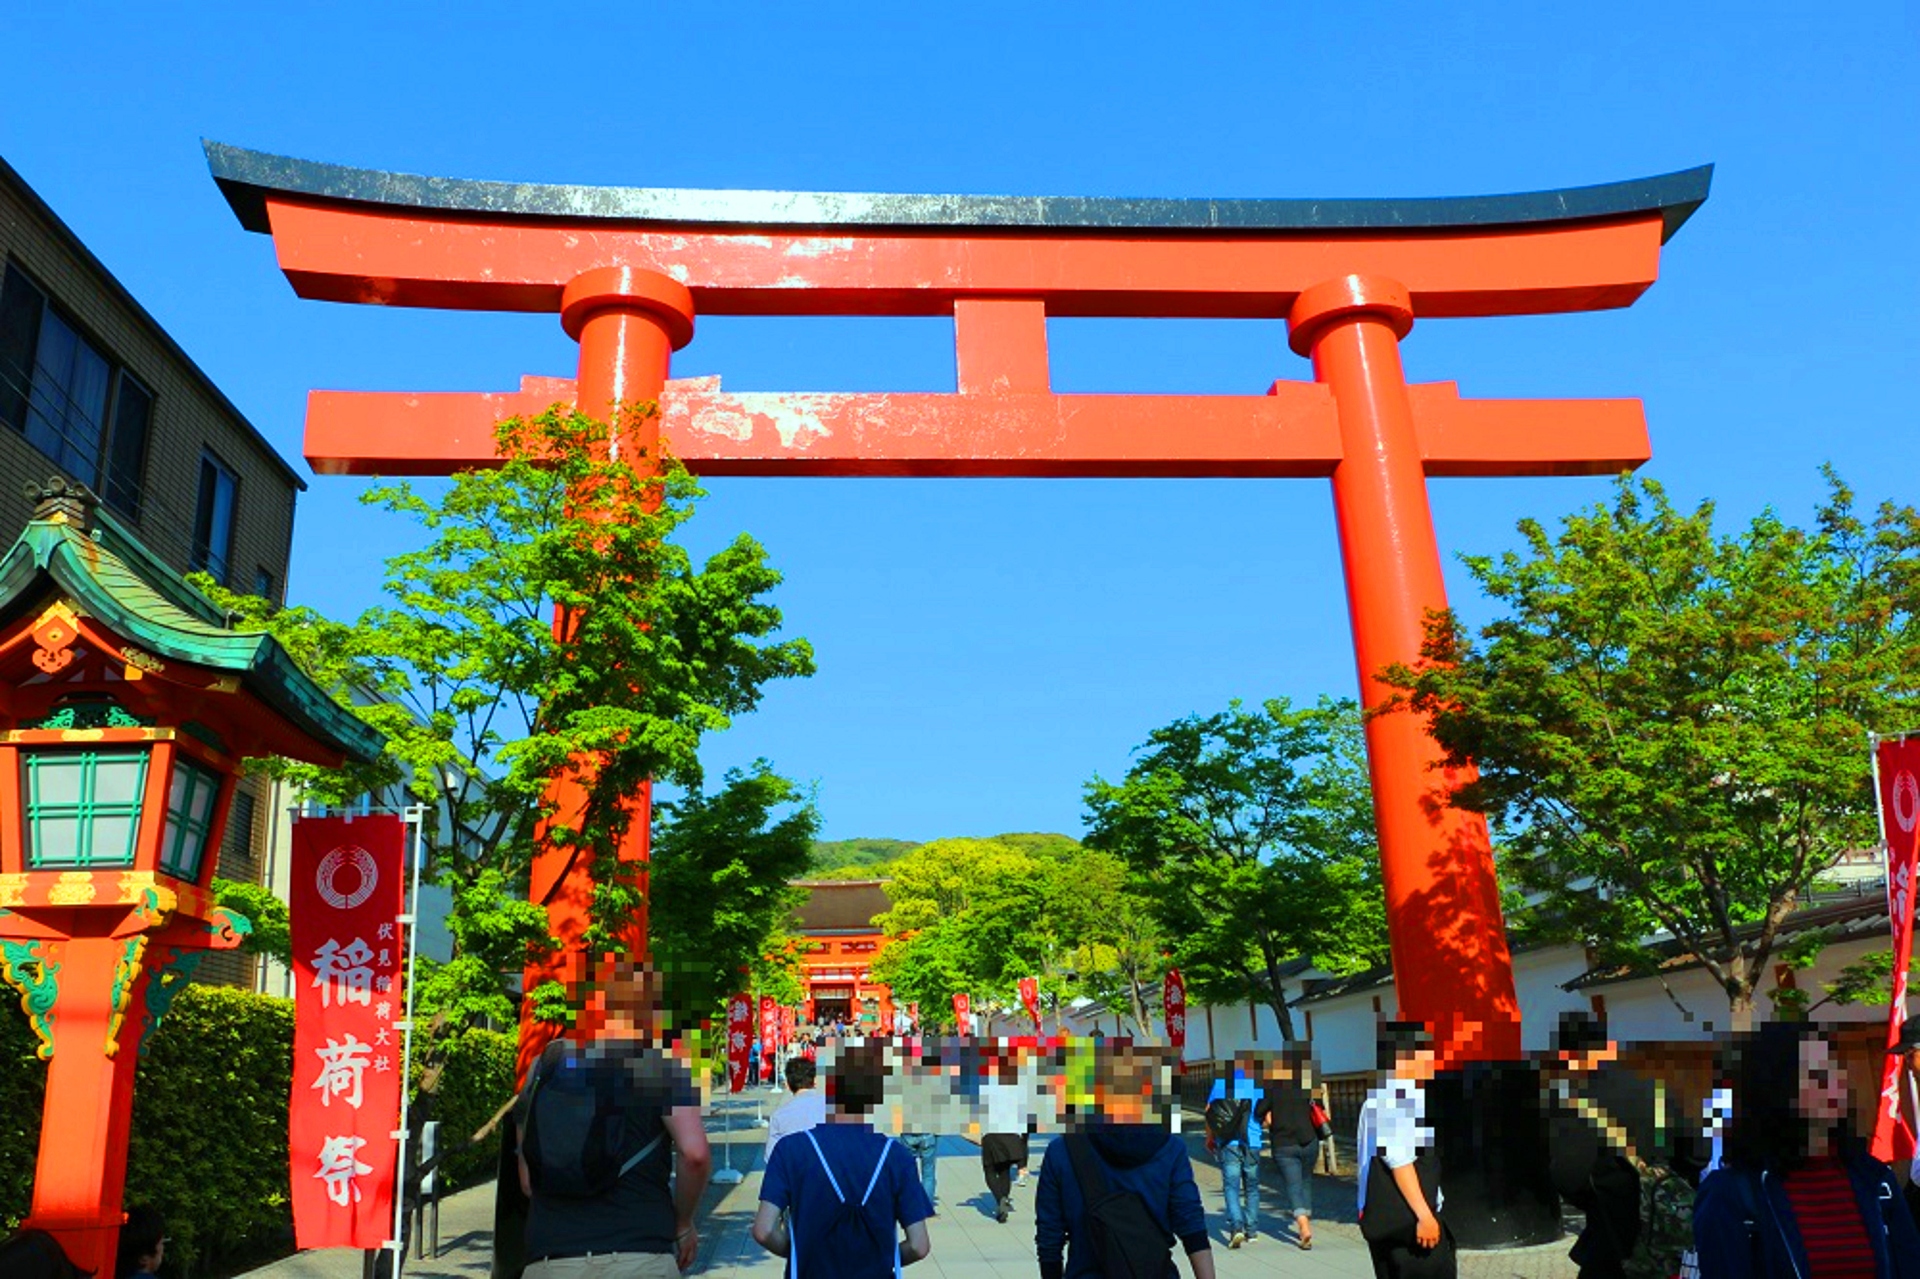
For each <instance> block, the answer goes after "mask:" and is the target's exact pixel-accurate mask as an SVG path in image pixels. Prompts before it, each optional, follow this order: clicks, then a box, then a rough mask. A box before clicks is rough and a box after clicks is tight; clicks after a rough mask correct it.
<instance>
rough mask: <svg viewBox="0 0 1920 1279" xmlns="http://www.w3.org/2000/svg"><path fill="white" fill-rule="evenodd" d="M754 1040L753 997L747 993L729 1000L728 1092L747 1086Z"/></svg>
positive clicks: (741, 993)
mask: <svg viewBox="0 0 1920 1279" xmlns="http://www.w3.org/2000/svg"><path fill="white" fill-rule="evenodd" d="M752 1038H753V996H752V995H749V994H747V993H746V992H745V991H742V992H740V993H739V994H737V995H734V996H733V997H731V998H730V999H728V1000H727V1091H728V1092H739V1091H740V1090H741V1089H743V1088H745V1087H746V1086H747V1044H748V1042H749V1041H750V1040H752Z"/></svg>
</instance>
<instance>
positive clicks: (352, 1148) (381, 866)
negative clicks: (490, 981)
mask: <svg viewBox="0 0 1920 1279" xmlns="http://www.w3.org/2000/svg"><path fill="white" fill-rule="evenodd" d="M405 850H406V825H405V823H404V822H403V821H402V820H401V819H400V818H399V817H396V816H385V815H383V816H377V817H361V818H356V819H354V820H353V821H351V822H349V821H347V820H346V819H344V818H333V817H328V818H301V819H299V820H297V821H296V822H295V823H294V828H293V860H292V866H291V870H290V874H291V890H290V892H289V894H288V896H289V898H290V903H289V909H288V913H289V921H288V922H289V925H290V931H291V934H292V944H293V961H294V985H295V989H294V1031H293V1060H294V1071H293V1097H292V1104H291V1106H290V1108H289V1114H288V1127H287V1138H288V1155H289V1159H290V1162H291V1165H292V1167H291V1171H292V1179H291V1180H292V1189H293V1229H294V1244H295V1246H296V1247H299V1248H336V1247H344V1248H362V1249H372V1248H379V1247H381V1246H382V1245H383V1244H384V1243H385V1242H386V1241H387V1240H388V1239H389V1238H390V1237H391V1236H392V1234H393V1194H394V1170H395V1166H396V1163H397V1161H398V1158H399V1143H398V1141H397V1140H396V1139H395V1137H394V1132H395V1130H396V1129H397V1128H398V1127H399V1124H400V1090H401V1088H402V1086H403V1081H402V1079H401V1066H402V1056H401V1036H402V1034H403V1033H404V1032H403V1030H402V1028H401V1027H400V1026H399V1025H398V1023H400V1022H401V1021H403V1020H404V1019H405V1015H406V1013H405V1009H406V1002H405V990H404V986H403V978H404V968H405V956H406V950H405V941H404V938H403V932H404V929H403V928H402V926H401V923H400V915H401V912H402V907H403V903H404V900H405V882H404V881H405V861H406V857H405Z"/></svg>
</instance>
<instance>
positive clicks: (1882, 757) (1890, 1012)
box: [1873, 736, 1920, 1163]
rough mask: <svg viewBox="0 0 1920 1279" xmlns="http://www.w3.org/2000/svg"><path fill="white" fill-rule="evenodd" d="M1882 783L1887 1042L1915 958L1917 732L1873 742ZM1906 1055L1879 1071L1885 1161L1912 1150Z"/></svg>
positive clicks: (1877, 1147) (1879, 1144)
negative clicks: (1889, 992)
mask: <svg viewBox="0 0 1920 1279" xmlns="http://www.w3.org/2000/svg"><path fill="white" fill-rule="evenodd" d="M1873 763H1874V772H1875V774H1876V777H1877V779H1878V781H1879V783H1880V833H1881V835H1882V836H1883V837H1884V838H1885V851H1886V857H1887V917H1888V919H1889V920H1890V921H1891V922H1892V925H1893V999H1892V1001H1891V1003H1889V1005H1888V1007H1887V1046H1888V1047H1889V1048H1891V1047H1892V1046H1893V1045H1894V1044H1896V1043H1898V1042H1899V1039H1900V1024H1901V1023H1902V1022H1903V1021H1905V1020H1906V1016H1907V966H1908V964H1910V963H1911V962H1912V960H1913V900H1914V889H1915V883H1914V880H1915V876H1916V874H1920V736H1912V737H1900V738H1890V739H1888V740H1886V741H1883V742H1878V743H1876V744H1875V745H1874V761H1873ZM1904 1064H1905V1063H1904V1061H1903V1060H1902V1059H1901V1058H1900V1057H1899V1056H1896V1055H1894V1054H1892V1053H1889V1054H1888V1055H1887V1059H1886V1064H1885V1066H1884V1067H1882V1073H1881V1076H1880V1110H1879V1113H1878V1114H1877V1115H1876V1116H1875V1117H1874V1121H1873V1157H1874V1158H1875V1159H1879V1160H1882V1161H1884V1162H1887V1163H1892V1162H1894V1161H1895V1160H1910V1159H1912V1158H1913V1156H1914V1145H1915V1134H1914V1131H1913V1128H1912V1127H1911V1126H1910V1125H1909V1124H1908V1122H1907V1119H1906V1116H1904V1115H1902V1114H1901V1113H1900V1076H1901V1073H1902V1067H1903V1066H1904Z"/></svg>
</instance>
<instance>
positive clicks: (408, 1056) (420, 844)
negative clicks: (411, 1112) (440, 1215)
mask: <svg viewBox="0 0 1920 1279" xmlns="http://www.w3.org/2000/svg"><path fill="white" fill-rule="evenodd" d="M401 816H402V817H403V818H404V819H405V820H406V822H407V824H408V825H410V826H412V827H413V888H412V891H411V894H410V895H409V897H408V899H407V913H406V914H404V915H402V916H401V917H400V922H401V924H402V925H403V926H405V928H406V930H407V1000H406V1015H405V1017H404V1019H403V1020H402V1021H401V1022H400V1128H399V1131H397V1132H396V1133H394V1136H395V1138H396V1139H397V1140H398V1141H399V1149H398V1160H399V1163H398V1166H397V1167H395V1168H394V1170H393V1238H391V1239H389V1240H388V1241H387V1247H389V1248H391V1249H392V1250H393V1279H400V1275H401V1270H402V1266H403V1262H404V1260H405V1252H404V1250H403V1249H402V1248H401V1246H400V1244H401V1236H402V1235H404V1234H405V1233H406V1221H407V1215H406V1214H407V1194H406V1190H407V1087H408V1084H409V1082H410V1081H411V1077H412V1074H413V970H414V961H415V960H416V959H417V958H419V954H420V928H419V921H420V869H421V863H422V860H423V859H424V857H425V855H426V846H427V822H426V817H427V810H426V808H425V807H424V806H423V805H420V804H415V805H414V806H413V807H411V808H409V809H407V810H406V811H405V812H404V813H403V814H401Z"/></svg>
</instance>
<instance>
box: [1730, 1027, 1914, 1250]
mask: <svg viewBox="0 0 1920 1279" xmlns="http://www.w3.org/2000/svg"><path fill="white" fill-rule="evenodd" d="M1724 1073H1725V1074H1726V1075H1727V1076H1728V1077H1730V1078H1731V1079H1732V1081H1733V1121H1732V1123H1731V1124H1730V1125H1729V1127H1728V1130H1727V1146H1726V1159H1725V1161H1724V1162H1723V1163H1722V1165H1721V1166H1720V1168H1719V1170H1718V1171H1716V1172H1714V1173H1711V1174H1710V1175H1708V1177H1707V1178H1706V1179H1705V1180H1704V1181H1702V1182H1701V1183H1700V1192H1699V1195H1698V1197H1697V1198H1696V1199H1695V1200H1694V1206H1693V1239H1694V1247H1695V1249H1696V1251H1697V1252H1698V1254H1699V1257H1700V1275H1701V1279H1828V1277H1829V1276H1831V1277H1832V1279H1920V1231H1916V1230H1915V1228H1914V1223H1913V1218H1912V1217H1911V1216H1910V1215H1909V1214H1908V1212H1907V1208H1906V1203H1905V1201H1904V1200H1903V1199H1902V1197H1901V1193H1900V1186H1899V1183H1898V1182H1896V1181H1895V1180H1894V1177H1893V1173H1892V1171H1891V1170H1890V1169H1888V1167H1887V1166H1886V1165H1885V1164H1883V1163H1881V1162H1880V1161H1879V1160H1877V1159H1875V1158H1873V1157H1872V1156H1871V1155H1869V1154H1868V1153H1867V1152H1866V1151H1865V1150H1863V1149H1862V1148H1861V1146H1860V1142H1859V1139H1858V1138H1857V1137H1856V1136H1855V1135H1854V1133H1853V1132H1852V1130H1851V1127H1850V1126H1849V1123H1848V1120H1849V1118H1850V1116H1849V1105H1848V1102H1849V1094H1848V1085H1847V1072H1846V1068H1845V1067H1844V1066H1843V1065H1842V1064H1841V1063H1840V1059H1839V1058H1838V1056H1836V1055H1835V1053H1834V1051H1833V1044H1832V1041H1831V1040H1829V1039H1828V1038H1827V1036H1826V1034H1825V1033H1824V1032H1823V1031H1821V1030H1820V1029H1819V1028H1818V1027H1815V1026H1812V1025H1809V1024H1807V1023H1805V1022H1770V1023H1768V1024H1766V1025H1764V1026H1762V1027H1760V1029H1759V1030H1758V1031H1756V1032H1754V1033H1752V1034H1748V1035H1742V1036H1740V1037H1739V1038H1738V1039H1736V1040H1735V1041H1734V1043H1733V1044H1732V1046H1731V1047H1730V1049H1729V1060H1728V1062H1727V1065H1726V1068H1725V1072H1724Z"/></svg>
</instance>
